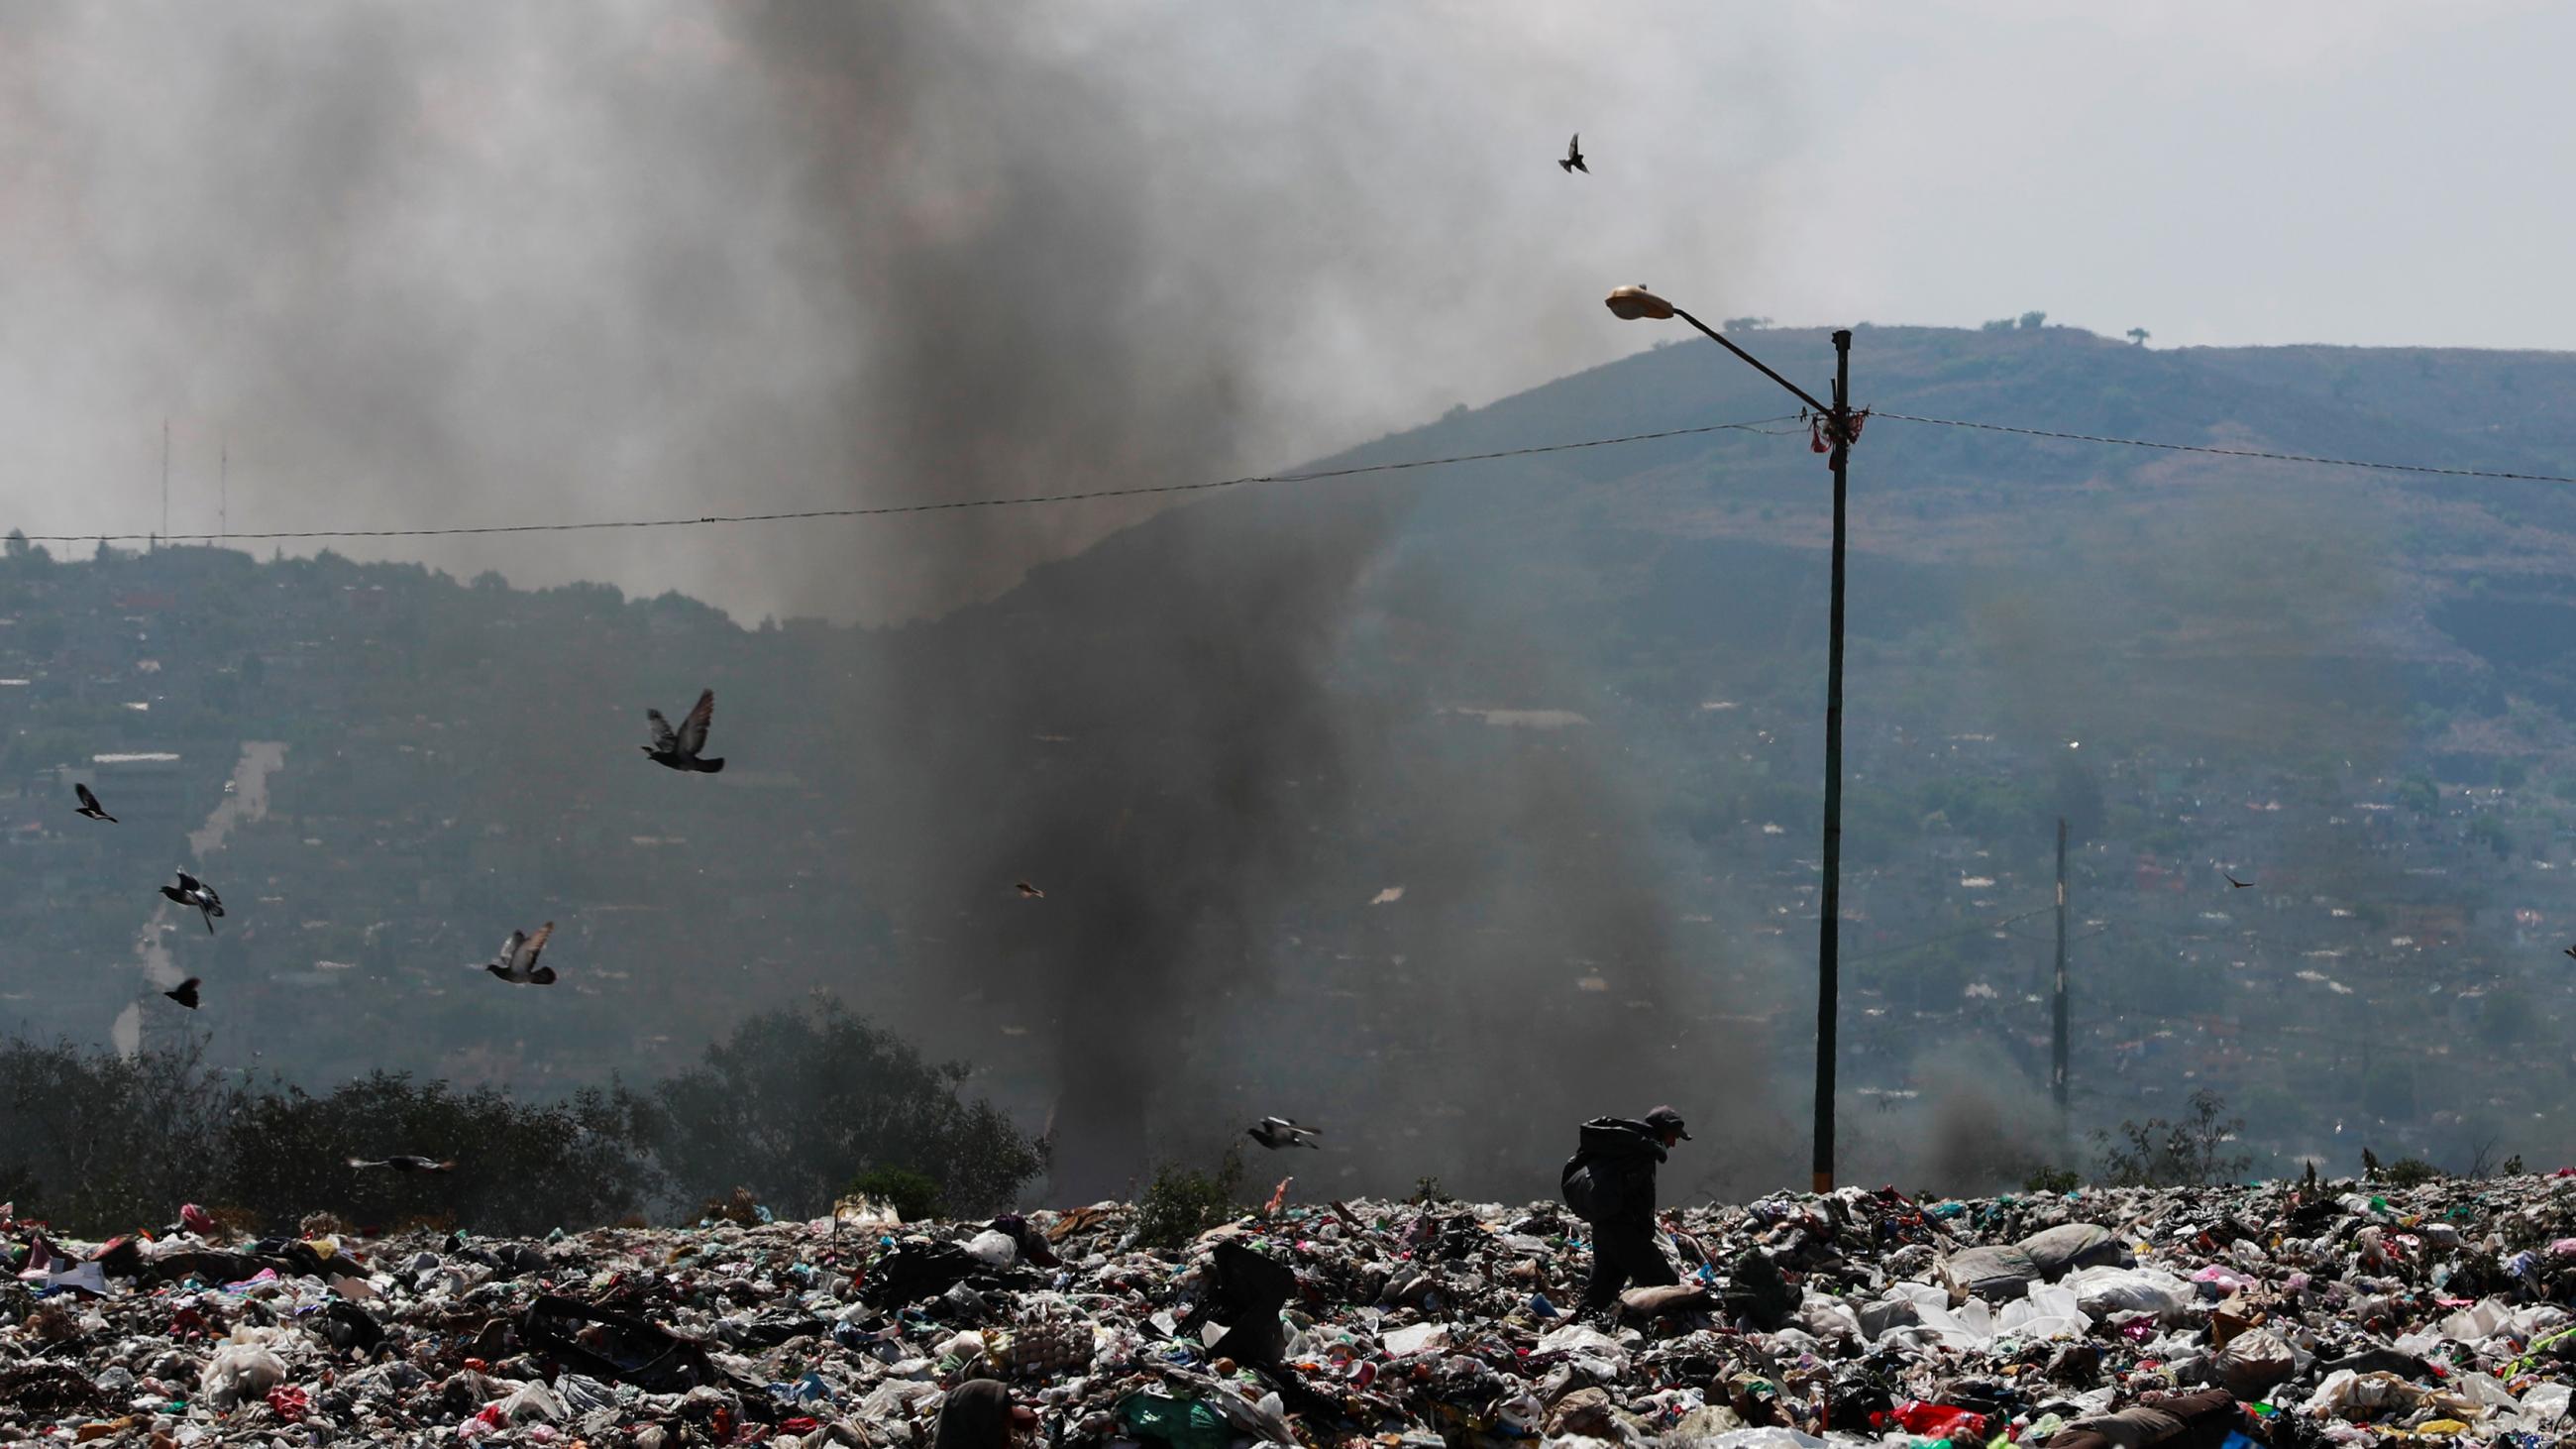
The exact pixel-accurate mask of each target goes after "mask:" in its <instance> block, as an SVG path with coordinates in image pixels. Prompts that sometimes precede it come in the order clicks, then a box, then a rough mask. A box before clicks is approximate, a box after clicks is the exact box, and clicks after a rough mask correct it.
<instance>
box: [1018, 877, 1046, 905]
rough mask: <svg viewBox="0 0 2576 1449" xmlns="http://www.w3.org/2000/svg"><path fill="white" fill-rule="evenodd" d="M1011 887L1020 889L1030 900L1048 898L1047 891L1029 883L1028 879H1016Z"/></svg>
mask: <svg viewBox="0 0 2576 1449" xmlns="http://www.w3.org/2000/svg"><path fill="white" fill-rule="evenodd" d="M1011 888H1012V889H1013V890H1016V891H1018V892H1019V893H1020V894H1021V895H1022V896H1024V897H1026V898H1028V899H1029V900H1033V901H1042V900H1045V899H1046V892H1045V891H1042V890H1039V889H1038V888H1037V887H1036V886H1033V885H1031V884H1029V883H1028V882H1027V881H1015V882H1013V883H1012V886H1011Z"/></svg>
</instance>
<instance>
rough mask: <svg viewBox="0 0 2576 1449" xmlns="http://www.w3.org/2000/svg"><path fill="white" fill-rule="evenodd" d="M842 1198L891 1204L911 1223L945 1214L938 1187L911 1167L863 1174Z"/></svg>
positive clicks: (883, 1168) (878, 1170) (877, 1170)
mask: <svg viewBox="0 0 2576 1449" xmlns="http://www.w3.org/2000/svg"><path fill="white" fill-rule="evenodd" d="M842 1196H844V1197H851V1196H856V1197H863V1198H866V1199H868V1200H869V1201H871V1202H881V1203H887V1204H890V1205H891V1206H892V1207H893V1208H894V1210H895V1212H896V1213H897V1214H899V1215H900V1216H901V1217H902V1218H903V1220H904V1221H905V1222H908V1223H917V1222H920V1221H922V1220H923V1219H925V1218H935V1217H938V1216H940V1215H941V1213H942V1212H943V1211H944V1208H943V1206H942V1204H941V1202H940V1198H939V1184H938V1183H936V1182H934V1181H932V1180H931V1179H930V1178H929V1177H928V1176H927V1175H925V1174H923V1173H918V1172H915V1171H913V1170H912V1169H911V1168H908V1167H880V1168H878V1169H876V1170H875V1171H873V1172H863V1173H860V1174H859V1175H858V1177H857V1178H855V1179H853V1180H852V1181H851V1183H850V1186H849V1189H848V1191H846V1192H844V1193H843V1194H842Z"/></svg>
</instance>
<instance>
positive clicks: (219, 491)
mask: <svg viewBox="0 0 2576 1449" xmlns="http://www.w3.org/2000/svg"><path fill="white" fill-rule="evenodd" d="M220 446H221V448H222V452H220V453H218V454H217V455H216V456H217V457H218V458H219V459H220V460H221V461H219V462H218V463H216V465H215V537H216V538H217V539H228V538H230V537H232V532H233V440H232V439H230V438H226V439H224V440H223V442H222V444H221V445H220Z"/></svg>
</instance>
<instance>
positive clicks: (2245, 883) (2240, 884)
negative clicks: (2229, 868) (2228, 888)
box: [2219, 870, 2254, 891]
mask: <svg viewBox="0 0 2576 1449" xmlns="http://www.w3.org/2000/svg"><path fill="white" fill-rule="evenodd" d="M2219 875H2221V876H2222V877H2225V879H2226V881H2227V883H2228V884H2229V885H2232V886H2234V887H2236V888H2237V889H2238V890H2240V891H2241V890H2244V889H2246V888H2247V887H2249V886H2251V885H2253V884H2254V882H2252V881H2250V880H2238V879H2237V878H2236V877H2234V876H2232V875H2228V874H2227V872H2225V871H2223V870H2222V871H2220V872H2219Z"/></svg>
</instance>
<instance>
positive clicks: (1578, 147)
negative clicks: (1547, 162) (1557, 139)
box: [1556, 131, 1592, 176]
mask: <svg viewBox="0 0 2576 1449" xmlns="http://www.w3.org/2000/svg"><path fill="white" fill-rule="evenodd" d="M1556 164H1557V165H1559V166H1562V167H1564V168H1565V174H1566V175H1568V176H1571V175H1573V174H1574V173H1575V172H1577V171H1580V172H1582V173H1583V174H1584V175H1586V176H1589V175H1591V174H1592V168H1591V167H1589V166H1586V165H1584V164H1583V133H1582V132H1581V131H1577V132H1575V133H1574V139H1573V140H1571V141H1568V142H1566V143H1565V159H1563V160H1561V161H1559V162H1557V163H1556Z"/></svg>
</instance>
